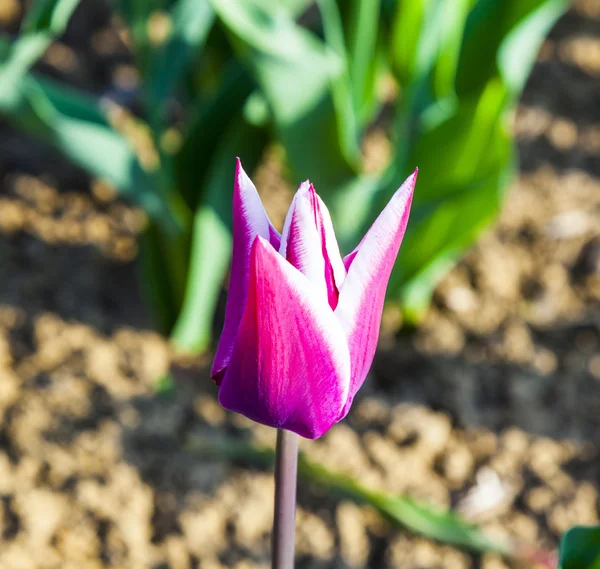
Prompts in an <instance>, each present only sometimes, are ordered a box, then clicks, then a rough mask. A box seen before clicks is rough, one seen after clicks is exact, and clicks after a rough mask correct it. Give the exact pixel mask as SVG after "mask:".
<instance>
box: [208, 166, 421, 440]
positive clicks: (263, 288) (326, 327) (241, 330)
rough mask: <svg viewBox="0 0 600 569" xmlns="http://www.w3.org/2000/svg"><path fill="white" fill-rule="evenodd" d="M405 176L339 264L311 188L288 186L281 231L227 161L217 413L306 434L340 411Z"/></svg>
mask: <svg viewBox="0 0 600 569" xmlns="http://www.w3.org/2000/svg"><path fill="white" fill-rule="evenodd" d="M416 179H417V172H416V171H415V172H414V173H413V174H412V175H411V176H410V177H409V178H408V179H407V180H406V181H405V182H404V184H402V186H401V187H400V189H399V190H398V191H397V192H396V193H395V194H394V196H393V197H392V199H391V200H390V202H389V203H388V204H387V206H386V207H385V209H384V210H383V212H382V213H381V214H380V215H379V217H378V218H377V219H376V220H375V222H374V223H373V225H372V226H371V228H370V229H369V231H368V232H367V234H366V235H365V236H364V237H363V239H362V241H361V242H360V244H359V245H358V247H357V248H356V249H355V250H354V251H352V253H350V254H349V255H347V256H346V257H344V258H343V259H342V257H341V256H340V251H339V248H338V244H337V240H336V238H335V234H334V232H333V226H332V224H331V218H330V216H329V212H328V210H327V208H326V207H325V204H324V203H323V202H322V200H321V198H320V197H319V196H318V195H317V193H316V192H315V190H314V188H313V186H312V184H310V183H309V182H304V183H303V184H302V185H301V186H300V188H299V189H298V192H297V193H296V195H295V196H294V200H293V202H292V205H291V206H290V209H289V211H288V214H287V217H286V220H285V224H284V227H283V232H282V234H281V235H280V234H279V233H278V232H277V231H276V229H275V228H274V227H273V225H272V224H271V222H270V221H269V218H268V216H267V214H266V212H265V210H264V208H263V206H262V203H261V201H260V198H259V196H258V193H257V191H256V188H255V186H254V184H253V183H252V181H251V180H250V178H249V177H248V176H247V175H246V173H245V172H244V170H243V169H242V165H241V163H240V161H239V160H238V162H237V168H236V174H235V185H234V196H233V259H232V267H231V278H230V284H229V298H228V301H227V311H226V316H225V326H224V329H223V333H222V335H221V339H220V341H219V346H218V349H217V353H216V356H215V360H214V363H213V367H212V372H211V375H212V377H213V378H214V379H215V381H216V383H217V385H220V390H219V402H220V403H221V405H222V406H223V407H225V408H226V409H229V410H230V411H235V412H237V413H241V414H242V415H245V416H246V417H248V418H250V419H252V420H254V421H257V422H259V423H263V424H265V425H269V426H271V427H276V428H279V429H287V430H290V431H293V432H295V433H298V434H299V435H301V436H303V437H306V438H309V439H316V438H318V437H320V436H321V435H323V434H324V433H325V432H326V431H328V430H329V429H330V428H331V427H332V425H333V424H335V423H336V422H338V421H340V420H341V419H343V418H344V417H345V416H346V415H347V414H348V411H349V410H350V406H351V405H352V400H353V399H354V396H355V395H356V392H357V391H358V390H359V389H360V387H361V385H362V384H363V382H364V380H365V377H366V375H367V373H368V371H369V368H370V367H371V363H372V362H373V357H374V355H375V349H376V346H377V339H378V336H379V325H380V322H381V313H382V310H383V303H384V299H385V291H386V287H387V283H388V280H389V277H390V273H391V271H392V267H393V265H394V262H395V260H396V256H397V254H398V250H399V248H400V244H401V242H402V238H403V236H404V231H405V229H406V225H407V223H408V215H409V212H410V204H411V200H412V195H413V190H414V186H415V182H416Z"/></svg>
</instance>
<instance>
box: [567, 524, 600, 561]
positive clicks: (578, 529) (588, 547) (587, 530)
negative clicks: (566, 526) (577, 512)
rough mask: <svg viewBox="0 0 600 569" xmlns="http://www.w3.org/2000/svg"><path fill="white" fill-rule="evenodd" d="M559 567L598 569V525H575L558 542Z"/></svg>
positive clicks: (599, 527)
mask: <svg viewBox="0 0 600 569" xmlns="http://www.w3.org/2000/svg"><path fill="white" fill-rule="evenodd" d="M558 566H559V568H560V569H600V526H593V527H584V526H575V527H573V528H571V529H570V530H569V531H568V532H567V533H565V535H564V536H563V538H562V540H561V542H560V558H559V562H558Z"/></svg>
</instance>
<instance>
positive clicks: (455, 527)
mask: <svg viewBox="0 0 600 569" xmlns="http://www.w3.org/2000/svg"><path fill="white" fill-rule="evenodd" d="M186 447H187V449H188V450H190V451H192V452H194V453H196V454H199V455H200V456H203V457H206V458H215V459H220V460H234V461H243V462H248V463H250V464H255V465H257V466H261V467H270V466H272V464H273V461H274V458H275V453H274V451H273V450H272V449H267V448H259V447H256V446H254V445H252V444H251V443H248V442H246V441H239V440H232V439H226V440H214V439H211V440H208V439H204V438H202V439H201V438H195V437H194V438H190V439H188V441H187V443H186ZM298 475H299V477H300V478H301V479H303V480H304V481H306V482H308V483H309V484H313V485H315V486H317V487H320V488H321V489H323V490H325V491H326V492H327V493H329V494H332V495H336V496H339V497H341V498H347V499H351V500H353V501H355V502H357V503H359V504H367V505H369V506H372V507H373V508H375V510H376V511H378V512H379V513H380V514H382V515H383V516H384V517H385V518H386V519H387V520H389V521H390V522H391V523H392V524H393V525H396V526H400V527H404V528H406V529H408V530H410V531H412V532H415V533H418V534H420V535H423V536H426V537H429V538H431V539H435V540H438V541H441V542H442V543H448V544H450V545H455V546H459V547H464V548H466V549H469V550H472V551H477V552H496V553H500V554H502V555H510V554H511V553H512V551H511V547H510V545H509V543H508V542H506V541H504V540H499V539H494V538H492V537H491V536H489V535H487V534H486V533H485V532H483V531H482V530H481V529H479V528H478V527H476V526H475V525H472V524H469V523H467V522H465V521H463V520H461V519H460V518H459V517H458V516H457V515H456V514H454V513H452V512H451V511H447V510H442V509H440V508H436V507H433V506H429V505H426V504H424V503H421V502H418V501H416V500H413V499H412V498H409V497H406V496H393V495H390V494H387V493H385V492H379V491H376V490H370V489H368V488H365V487H364V486H362V485H361V484H360V483H359V482H358V481H357V480H355V479H353V478H351V477H349V476H345V475H343V474H339V473H336V472H332V471H330V470H328V469H326V468H324V467H323V466H321V465H319V464H316V463H314V462H311V461H310V460H308V459H307V458H306V456H305V455H304V454H303V453H300V455H299V457H298Z"/></svg>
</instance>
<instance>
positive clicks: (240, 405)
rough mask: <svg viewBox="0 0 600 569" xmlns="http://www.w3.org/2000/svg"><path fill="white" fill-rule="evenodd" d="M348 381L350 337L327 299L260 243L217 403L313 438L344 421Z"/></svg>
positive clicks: (252, 264)
mask: <svg viewBox="0 0 600 569" xmlns="http://www.w3.org/2000/svg"><path fill="white" fill-rule="evenodd" d="M349 381H350V356H349V353H348V346H347V344H346V336H345V334H344V331H343V329H342V327H341V325H340V323H339V322H338V320H337V319H336V317H335V315H334V313H333V311H332V310H331V308H330V307H329V305H328V304H327V299H326V298H324V297H322V296H321V295H319V294H318V293H317V291H316V287H315V285H314V284H313V283H311V282H310V281H309V280H308V279H307V278H306V277H305V276H304V275H302V274H301V273H300V272H299V271H298V270H296V269H295V268H294V267H292V266H291V265H290V264H289V263H288V262H287V261H286V260H285V259H284V258H283V257H282V256H281V255H279V254H278V253H277V252H276V251H275V250H274V249H273V248H272V247H271V246H270V245H269V243H268V242H267V241H265V240H264V239H261V238H260V237H258V238H257V239H256V241H255V243H254V246H253V248H252V261H251V267H250V279H249V291H248V300H247V303H246V309H245V312H244V316H243V318H242V321H241V324H240V327H239V331H238V335H237V338H236V341H235V346H234V349H233V354H232V356H231V360H230V363H229V365H228V367H227V370H226V372H225V375H224V377H223V381H222V383H221V388H220V390H219V402H220V403H221V405H222V406H223V407H225V408H226V409H229V410H230V411H235V412H237V413H241V414H242V415H245V416H246V417H248V418H250V419H252V420H254V421H257V422H259V423H263V424H265V425H269V426H272V427H276V428H283V429H288V430H290V431H294V432H295V433H298V434H299V435H301V436H303V437H307V438H311V439H314V438H317V437H320V436H321V435H322V434H323V433H324V432H325V431H327V430H328V429H329V428H330V427H331V426H332V425H333V424H334V423H335V422H336V421H337V420H338V418H339V416H340V412H341V411H342V409H343V407H344V404H345V402H346V397H347V395H348V388H349Z"/></svg>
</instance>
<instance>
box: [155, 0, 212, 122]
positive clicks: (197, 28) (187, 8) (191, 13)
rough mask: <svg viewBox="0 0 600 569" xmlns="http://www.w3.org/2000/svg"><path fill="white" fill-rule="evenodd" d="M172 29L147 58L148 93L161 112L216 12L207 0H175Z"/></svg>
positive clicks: (206, 32)
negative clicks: (163, 41) (162, 42)
mask: <svg viewBox="0 0 600 569" xmlns="http://www.w3.org/2000/svg"><path fill="white" fill-rule="evenodd" d="M169 18H170V22H171V26H172V29H171V31H170V33H169V35H168V38H167V39H166V41H165V43H164V44H162V45H160V46H156V47H155V48H154V50H153V52H152V55H151V56H150V57H149V60H150V61H149V69H148V73H147V82H146V85H145V87H146V90H147V95H148V97H149V99H150V101H151V102H152V104H153V105H154V106H155V107H158V109H156V110H155V112H157V113H160V109H161V108H162V106H163V105H164V102H165V99H166V98H167V97H168V96H169V95H172V94H173V91H174V90H175V89H176V87H177V85H178V83H179V82H180V80H181V79H182V77H183V76H184V74H185V73H186V71H187V70H188V69H189V66H190V64H191V63H192V62H193V60H194V58H195V57H196V55H197V53H198V52H199V50H200V48H201V46H202V45H203V43H204V42H205V41H206V37H207V36H208V32H209V31H210V29H211V27H212V25H213V22H214V19H215V13H214V10H213V9H212V7H211V5H210V2H209V0H178V1H177V2H176V3H175V4H174V5H173V6H172V7H171V10H170V12H169Z"/></svg>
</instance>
